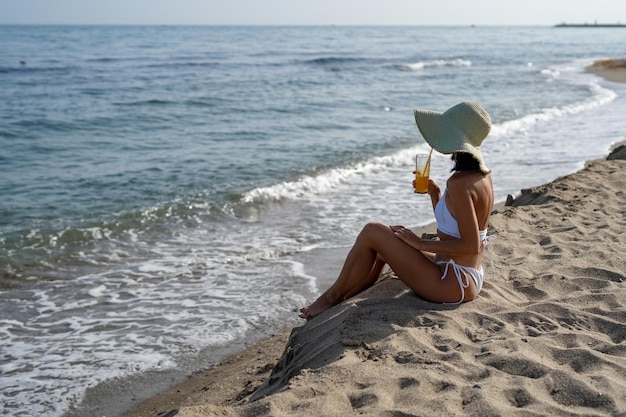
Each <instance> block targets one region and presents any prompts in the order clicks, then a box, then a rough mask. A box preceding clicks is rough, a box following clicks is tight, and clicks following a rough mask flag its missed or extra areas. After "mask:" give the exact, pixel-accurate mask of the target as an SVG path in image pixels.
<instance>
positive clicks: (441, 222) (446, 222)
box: [435, 190, 487, 241]
mask: <svg viewBox="0 0 626 417" xmlns="http://www.w3.org/2000/svg"><path fill="white" fill-rule="evenodd" d="M446 192H447V190H445V191H444V192H443V195H442V196H441V198H440V199H439V202H438V203H437V205H436V206H435V220H436V221H437V229H438V230H440V231H441V232H443V233H445V234H447V235H450V236H452V237H455V238H457V239H460V238H461V232H459V224H458V223H457V221H456V219H455V218H454V217H453V216H452V213H450V209H448V204H447V203H446ZM479 233H480V240H481V241H484V240H485V239H487V229H485V230H480V231H479Z"/></svg>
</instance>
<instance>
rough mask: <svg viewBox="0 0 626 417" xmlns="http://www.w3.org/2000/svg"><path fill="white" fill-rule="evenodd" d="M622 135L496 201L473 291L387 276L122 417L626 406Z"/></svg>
mask: <svg viewBox="0 0 626 417" xmlns="http://www.w3.org/2000/svg"><path fill="white" fill-rule="evenodd" d="M625 143H626V142H623V143H621V144H619V145H617V146H616V148H615V149H614V150H613V152H612V153H611V154H610V155H609V156H608V157H607V158H606V159H603V160H598V161H593V162H591V163H588V164H587V166H586V167H585V168H584V169H582V170H581V171H579V172H576V173H574V174H571V175H568V176H565V177H562V178H558V179H557V180H555V181H553V182H552V183H550V184H546V185H543V186H539V187H534V188H532V189H527V190H522V191H521V193H520V195H519V196H518V197H516V198H510V199H509V200H508V201H507V205H506V206H504V205H501V206H499V207H498V208H497V209H496V210H494V213H493V215H492V218H491V224H490V227H489V234H490V235H492V236H496V239H495V240H494V241H493V242H492V243H491V246H490V247H489V248H487V254H486V256H485V262H484V264H485V271H486V281H485V285H484V288H483V291H482V292H481V293H480V295H479V297H478V298H477V299H476V300H474V301H472V302H469V303H465V304H462V305H458V306H452V305H441V304H433V303H429V302H426V301H423V300H421V299H419V298H418V297H417V296H416V295H415V294H414V293H412V292H411V291H410V290H409V289H408V288H407V287H406V286H405V285H404V284H403V283H402V282H401V281H399V280H398V279H396V278H395V277H394V275H393V274H392V273H386V274H385V275H384V277H383V279H381V281H380V282H379V283H377V284H376V285H375V286H374V287H372V288H370V289H369V290H367V291H366V292H364V293H362V294H360V295H358V296H357V297H355V298H353V299H351V300H348V301H346V302H344V303H342V304H339V305H338V306H335V307H333V308H332V309H330V310H328V311H326V312H325V313H323V314H322V315H320V316H319V317H316V318H314V319H312V320H310V321H308V322H305V321H304V320H303V321H302V324H301V325H299V326H297V327H295V328H293V329H285V330H283V331H282V332H279V333H277V334H276V335H274V336H272V337H269V338H266V339H263V340H261V341H259V342H257V343H255V344H253V345H251V346H250V347H248V348H247V349H246V350H244V351H243V352H241V353H238V354H237V355H234V356H232V357H230V358H229V359H228V360H227V361H225V362H224V363H223V364H221V365H220V366H217V367H215V368H213V369H210V370H207V371H204V372H200V373H198V374H196V375H193V376H192V377H191V378H189V379H188V380H186V381H185V382H183V383H182V384H179V385H177V386H175V387H173V388H171V389H170V390H168V391H165V392H163V393H162V394H159V395H157V396H154V397H152V398H150V399H148V400H147V401H144V402H143V403H141V404H139V405H137V406H136V407H135V408H134V409H132V410H130V411H129V412H127V413H126V414H125V416H126V417H136V416H143V417H147V416H160V417H172V416H174V415H176V416H179V417H190V416H232V417H243V416H304V415H310V416H351V415H360V416H445V417H449V416H546V415H558V416H626V394H625V393H626V325H625V323H626V283H625V280H626V255H625V253H626V234H625V233H624V231H626V204H625V203H626V145H625ZM432 231H434V229H433V230H432ZM294 314H295V313H294Z"/></svg>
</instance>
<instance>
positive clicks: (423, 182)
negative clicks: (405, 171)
mask: <svg viewBox="0 0 626 417" xmlns="http://www.w3.org/2000/svg"><path fill="white" fill-rule="evenodd" d="M415 192H416V193H420V194H426V193H427V192H428V175H426V176H424V175H422V173H421V172H416V173H415Z"/></svg>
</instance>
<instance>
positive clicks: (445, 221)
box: [435, 191, 489, 304]
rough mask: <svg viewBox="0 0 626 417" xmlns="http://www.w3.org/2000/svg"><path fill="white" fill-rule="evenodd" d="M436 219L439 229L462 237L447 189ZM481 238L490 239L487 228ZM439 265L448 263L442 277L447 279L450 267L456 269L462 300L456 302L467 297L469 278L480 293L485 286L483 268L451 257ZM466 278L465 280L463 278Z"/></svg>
mask: <svg viewBox="0 0 626 417" xmlns="http://www.w3.org/2000/svg"><path fill="white" fill-rule="evenodd" d="M435 220H436V221H437V229H438V230H439V231H441V232H443V233H445V234H447V235H450V236H452V237H455V238H457V239H460V238H461V233H460V232H459V224H458V223H457V221H456V219H455V218H454V217H453V216H452V213H450V210H449V209H448V205H447V204H446V191H444V192H443V195H442V196H441V198H440V199H439V202H438V203H437V205H436V206H435ZM479 233H480V240H481V241H482V242H483V243H484V242H486V241H487V240H489V237H488V236H487V229H485V230H480V231H479ZM436 264H437V265H443V264H445V265H446V268H445V269H444V270H443V275H442V276H441V279H445V278H446V275H447V274H448V268H449V267H452V270H453V271H454V275H455V276H456V279H457V281H458V283H459V287H460V288H461V300H459V301H458V302H457V303H454V304H460V303H462V302H463V299H464V298H465V288H467V287H469V278H468V277H471V278H472V279H473V280H474V283H475V284H476V293H477V294H478V293H479V292H480V290H481V289H482V288H483V281H484V280H485V273H484V271H483V268H482V267H481V268H480V269H476V268H472V267H470V266H465V265H459V264H457V263H456V262H454V259H450V260H449V261H437V262H436ZM463 278H465V280H463Z"/></svg>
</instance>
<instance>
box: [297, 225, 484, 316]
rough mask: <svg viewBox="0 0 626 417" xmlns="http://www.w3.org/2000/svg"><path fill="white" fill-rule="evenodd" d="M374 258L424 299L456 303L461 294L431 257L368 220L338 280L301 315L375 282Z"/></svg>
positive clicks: (321, 309)
mask: <svg viewBox="0 0 626 417" xmlns="http://www.w3.org/2000/svg"><path fill="white" fill-rule="evenodd" d="M377 257H381V258H382V259H384V260H385V261H386V262H387V263H388V264H389V266H390V267H391V269H392V270H393V271H394V272H395V274H396V275H397V276H398V278H400V279H401V280H402V281H403V282H404V283H405V284H406V285H407V286H408V287H409V288H411V289H412V290H413V291H415V293H416V294H417V295H418V296H420V297H422V298H424V299H426V300H429V301H433V302H455V301H458V299H459V298H460V296H461V290H460V288H459V285H458V282H457V280H456V279H448V278H446V279H444V280H441V268H440V267H439V265H437V264H435V263H434V262H433V261H432V259H430V258H429V257H427V256H425V255H424V254H423V253H422V252H420V251H418V250H417V249H414V248H412V247H410V246H409V245H407V244H406V243H404V242H403V241H402V240H400V239H398V238H397V237H396V236H395V235H394V234H393V232H392V231H391V229H390V227H389V226H387V225H384V224H381V223H369V224H367V225H366V226H365V227H364V228H363V230H362V231H361V233H360V234H359V236H358V237H357V239H356V242H355V243H354V246H353V247H352V249H351V250H350V252H349V253H348V256H347V258H346V261H345V263H344V266H343V269H342V270H341V273H340V274H339V277H338V278H337V281H335V283H334V284H333V285H332V286H331V287H330V288H329V289H328V290H327V291H326V292H325V293H324V294H322V295H321V296H320V297H319V298H318V299H317V300H315V302H313V304H311V305H310V306H308V307H304V308H302V309H301V310H300V317H303V318H311V317H314V316H317V315H319V314H320V313H322V312H324V311H325V310H327V309H328V308H330V307H332V306H334V305H336V304H339V303H340V302H341V301H343V300H344V299H347V298H349V297H352V296H354V295H356V294H358V293H359V292H361V291H363V290H365V289H367V288H369V287H370V286H372V285H373V284H374V283H375V282H376V280H373V279H372V275H373V274H372V272H373V271H374V272H375V269H374V266H375V262H376V259H377ZM379 272H380V271H379ZM470 281H471V280H470ZM472 284H473V283H472ZM470 293H471V291H470Z"/></svg>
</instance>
